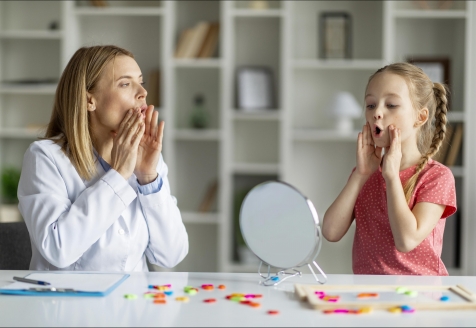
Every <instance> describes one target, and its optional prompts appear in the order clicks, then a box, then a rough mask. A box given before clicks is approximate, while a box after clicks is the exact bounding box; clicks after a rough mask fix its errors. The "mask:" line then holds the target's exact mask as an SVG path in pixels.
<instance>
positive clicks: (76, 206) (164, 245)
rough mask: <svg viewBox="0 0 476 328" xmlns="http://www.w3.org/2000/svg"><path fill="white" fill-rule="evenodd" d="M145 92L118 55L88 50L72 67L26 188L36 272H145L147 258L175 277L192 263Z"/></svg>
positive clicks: (23, 204)
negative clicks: (181, 264) (179, 269)
mask: <svg viewBox="0 0 476 328" xmlns="http://www.w3.org/2000/svg"><path fill="white" fill-rule="evenodd" d="M142 84H143V82H142V73H141V70H140V68H139V66H138V65H137V63H136V61H135V60H134V57H133V55H132V54H131V53H130V52H129V51H127V50H125V49H121V48H119V47H116V46H95V47H89V48H81V49H79V50H78V51H76V53H75V54H74V55H73V57H72V58H71V60H70V61H69V63H68V65H67V66H66V68H65V70H64V72H63V75H62V76H61V79H60V81H59V84H58V88H57V90H56V96H55V104H54V108H53V113H52V116H51V120H50V123H49V125H48V128H47V131H46V137H45V139H44V140H40V141H35V142H33V143H32V144H31V145H30V147H29V149H28V150H27V151H26V153H25V157H24V160H23V169H22V174H21V179H20V184H19V187H18V199H19V201H20V204H19V209H20V212H21V214H22V215H23V218H24V219H25V222H26V224H27V227H28V230H29V233H30V238H31V244H32V253H33V255H32V260H31V263H30V269H31V270H85V271H147V270H148V269H147V263H146V256H147V259H148V260H149V262H150V263H152V264H156V265H159V266H163V267H169V268H170V267H173V266H175V265H177V264H178V263H179V262H180V261H182V260H183V258H184V257H185V256H186V255H187V253H188V235H187V232H186V230H185V227H184V225H183V222H182V219H181V215H180V211H179V209H178V208H177V200H176V199H175V197H173V196H172V195H171V194H170V185H169V182H168V179H167V172H168V169H167V165H166V164H165V162H164V160H163V157H162V156H161V151H162V138H163V130H164V123H163V122H161V123H160V124H159V123H158V112H157V111H154V106H152V105H149V106H147V104H146V96H147V91H146V90H145V89H144V87H143V86H142Z"/></svg>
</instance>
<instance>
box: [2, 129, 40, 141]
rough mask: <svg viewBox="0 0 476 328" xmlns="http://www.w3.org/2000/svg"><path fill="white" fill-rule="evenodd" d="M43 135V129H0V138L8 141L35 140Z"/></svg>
mask: <svg viewBox="0 0 476 328" xmlns="http://www.w3.org/2000/svg"><path fill="white" fill-rule="evenodd" d="M43 135H44V128H38V129H26V128H2V129H0V137H2V138H10V139H37V138H38V137H42V136H43Z"/></svg>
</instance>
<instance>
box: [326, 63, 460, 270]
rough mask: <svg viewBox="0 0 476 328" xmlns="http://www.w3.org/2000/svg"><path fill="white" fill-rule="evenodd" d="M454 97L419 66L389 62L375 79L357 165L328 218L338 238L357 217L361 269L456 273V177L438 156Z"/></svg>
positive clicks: (356, 255) (357, 266) (329, 230)
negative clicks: (450, 253)
mask: <svg viewBox="0 0 476 328" xmlns="http://www.w3.org/2000/svg"><path fill="white" fill-rule="evenodd" d="M447 103H448V102H447V91H446V88H445V86H443V85H442V84H439V83H433V82H432V81H431V80H430V79H429V78H428V76H427V75H426V74H425V73H424V72H423V71H422V70H421V69H419V68H418V67H416V66H414V65H411V64H408V63H396V64H392V65H388V66H385V67H383V68H381V69H379V70H378V71H377V72H376V73H375V74H373V75H372V76H371V77H370V79H369V82H368V84H367V89H366V92H365V119H366V124H365V125H364V127H363V131H362V132H361V133H359V136H358V142H357V166H356V167H355V168H354V170H353V172H352V174H351V176H350V178H349V180H348V182H347V184H346V185H345V187H344V189H343V190H342V192H341V193H340V194H339V196H338V197H337V199H336V200H335V201H334V203H333V204H332V205H331V206H330V207H329V209H328V210H327V212H326V213H325V215H324V219H323V234H324V237H325V238H326V239H327V240H329V241H333V242H336V241H339V240H340V239H341V238H342V237H343V236H344V235H345V233H346V232H347V230H348V229H349V227H350V225H351V223H352V221H353V220H354V219H355V220H356V232H355V237H354V246H353V252H352V262H353V271H354V273H356V274H400V275H448V272H447V270H446V268H445V266H444V264H443V262H442V261H441V258H440V257H441V250H442V244H443V230H444V227H445V220H442V219H445V218H447V217H448V216H450V215H452V214H453V213H455V211H456V193H455V182H454V177H453V175H452V173H451V171H450V170H449V169H448V168H447V167H445V166H444V165H442V164H440V163H438V162H436V161H434V160H432V159H431V157H432V156H434V155H435V154H436V153H437V152H438V149H439V148H440V145H441V143H442V142H443V140H444V137H445V132H446V113H447ZM383 149H384V150H385V155H384V156H382V155H381V154H382V150H383Z"/></svg>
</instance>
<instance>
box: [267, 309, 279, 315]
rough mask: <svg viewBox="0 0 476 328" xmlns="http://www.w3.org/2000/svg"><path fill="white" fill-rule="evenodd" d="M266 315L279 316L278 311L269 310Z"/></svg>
mask: <svg viewBox="0 0 476 328" xmlns="http://www.w3.org/2000/svg"><path fill="white" fill-rule="evenodd" d="M268 314H270V315H276V314H279V311H278V310H269V311H268Z"/></svg>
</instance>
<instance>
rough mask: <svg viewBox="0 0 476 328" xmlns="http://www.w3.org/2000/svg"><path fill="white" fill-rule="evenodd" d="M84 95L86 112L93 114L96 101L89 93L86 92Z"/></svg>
mask: <svg viewBox="0 0 476 328" xmlns="http://www.w3.org/2000/svg"><path fill="white" fill-rule="evenodd" d="M86 95H87V97H88V112H94V111H95V110H96V100H95V99H94V96H93V95H92V94H91V93H89V92H87V93H86Z"/></svg>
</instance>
